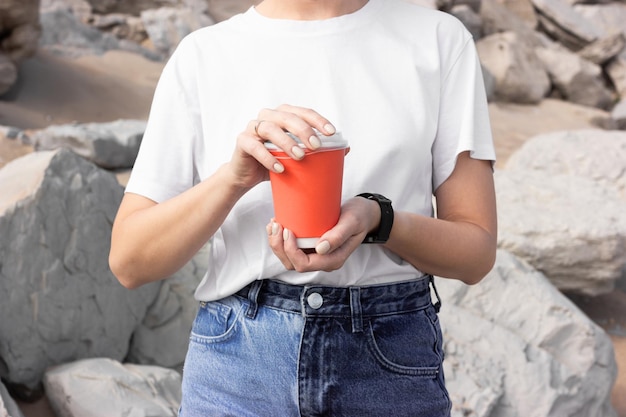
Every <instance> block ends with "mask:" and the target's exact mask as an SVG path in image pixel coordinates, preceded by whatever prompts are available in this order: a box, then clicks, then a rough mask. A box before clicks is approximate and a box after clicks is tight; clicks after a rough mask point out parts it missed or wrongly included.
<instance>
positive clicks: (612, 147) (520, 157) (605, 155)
mask: <svg viewBox="0 0 626 417" xmlns="http://www.w3.org/2000/svg"><path fill="white" fill-rule="evenodd" d="M624 111H626V109H624ZM625 116H626V115H625ZM506 169H507V170H512V171H518V170H533V171H539V172H541V173H543V174H544V175H546V176H552V175H576V176H580V177H585V178H588V179H590V180H594V181H597V182H599V183H600V184H602V185H603V186H604V187H607V188H609V189H611V188H613V187H616V188H617V193H616V194H614V197H621V198H622V200H623V201H626V132H620V131H606V130H600V129H582V130H572V131H558V132H553V133H544V134H541V135H537V136H535V137H533V138H531V139H529V140H527V141H526V143H524V145H523V146H522V147H520V148H519V149H518V150H517V151H516V152H515V153H514V154H513V155H511V157H510V158H509V160H508V162H507V165H506ZM625 208H626V207H625Z"/></svg>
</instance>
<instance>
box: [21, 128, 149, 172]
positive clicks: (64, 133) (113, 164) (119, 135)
mask: <svg viewBox="0 0 626 417" xmlns="http://www.w3.org/2000/svg"><path fill="white" fill-rule="evenodd" d="M145 129H146V122H145V121H143V120H116V121H114V122H109V123H84V124H69V125H52V126H50V127H48V128H46V129H42V130H39V131H37V132H35V133H34V134H32V135H31V138H30V139H31V141H32V143H33V146H34V147H35V149H36V150H54V149H59V148H64V147H67V148H70V149H72V150H73V151H74V152H75V153H77V154H79V155H80V156H82V157H83V158H86V159H88V160H90V161H91V162H93V163H94V164H96V165H98V166H100V167H102V168H106V169H121V168H131V167H132V166H133V164H134V162H135V158H137V152H139V146H140V144H141V139H142V138H143V133H144V130H145Z"/></svg>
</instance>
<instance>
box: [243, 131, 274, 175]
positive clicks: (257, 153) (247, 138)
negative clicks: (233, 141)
mask: <svg viewBox="0 0 626 417" xmlns="http://www.w3.org/2000/svg"><path fill="white" fill-rule="evenodd" d="M237 149H238V150H240V151H241V152H243V153H244V154H245V155H248V156H250V157H252V158H254V159H256V160H257V161H258V162H259V163H260V164H261V165H263V166H264V167H265V168H266V169H268V170H271V171H274V172H276V173H277V174H280V173H282V172H284V171H285V167H284V166H283V164H281V163H280V161H279V160H278V159H276V157H275V156H274V155H272V154H271V153H270V152H269V151H268V150H267V148H266V147H265V145H263V143H262V142H261V141H259V139H258V137H257V136H255V135H252V134H250V133H248V132H247V131H246V132H243V133H242V134H240V135H239V137H238V138H237Z"/></svg>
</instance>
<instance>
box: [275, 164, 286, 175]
mask: <svg viewBox="0 0 626 417" xmlns="http://www.w3.org/2000/svg"><path fill="white" fill-rule="evenodd" d="M273 168H274V171H275V172H278V173H279V174H280V173H281V172H283V171H284V170H285V167H284V166H283V165H282V164H280V163H278V162H276V163H275V164H274V167H273Z"/></svg>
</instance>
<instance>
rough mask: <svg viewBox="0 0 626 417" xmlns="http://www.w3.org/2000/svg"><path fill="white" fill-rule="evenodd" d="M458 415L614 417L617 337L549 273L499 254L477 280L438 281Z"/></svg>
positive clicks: (447, 365) (449, 378)
mask: <svg viewBox="0 0 626 417" xmlns="http://www.w3.org/2000/svg"><path fill="white" fill-rule="evenodd" d="M436 284H437V288H438V290H439V294H440V296H441V298H442V302H443V307H442V309H441V313H440V320H441V325H442V330H443V332H444V350H445V353H446V358H445V360H444V371H445V376H446V384H447V386H448V389H449V392H450V396H451V399H452V401H453V404H454V405H453V410H452V416H453V417H466V416H472V417H528V416H555V417H557V416H559V417H560V416H568V417H614V416H616V414H615V411H614V410H613V408H612V407H611V402H610V392H611V387H612V386H613V383H614V381H615V377H616V374H617V367H616V362H615V355H614V352H613V347H612V345H611V340H610V338H609V336H608V335H607V334H606V333H605V332H604V331H603V330H602V329H601V328H600V327H598V326H597V325H596V324H594V323H593V322H592V321H591V320H590V319H589V318H588V317H587V316H585V314H584V313H582V312H581V311H580V310H579V309H578V308H577V307H576V306H575V305H574V304H573V303H572V302H571V301H570V300H568V299H567V298H565V297H564V296H563V295H562V294H561V293H560V292H559V291H558V290H557V289H556V288H554V286H553V285H551V284H550V282H549V281H548V280H547V279H546V277H545V276H544V275H542V274H541V273H539V272H537V271H536V270H534V269H533V268H532V267H531V266H530V265H529V264H527V263H525V262H523V261H521V260H519V259H517V258H516V257H515V256H514V255H512V254H510V253H508V252H506V251H499V252H498V255H497V260H496V265H495V267H494V269H493V270H492V271H491V272H490V273H489V275H487V277H485V278H484V280H483V281H482V282H481V283H479V284H477V285H475V286H467V285H465V284H462V283H461V282H459V281H454V280H446V279H439V278H438V279H437V280H436Z"/></svg>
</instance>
